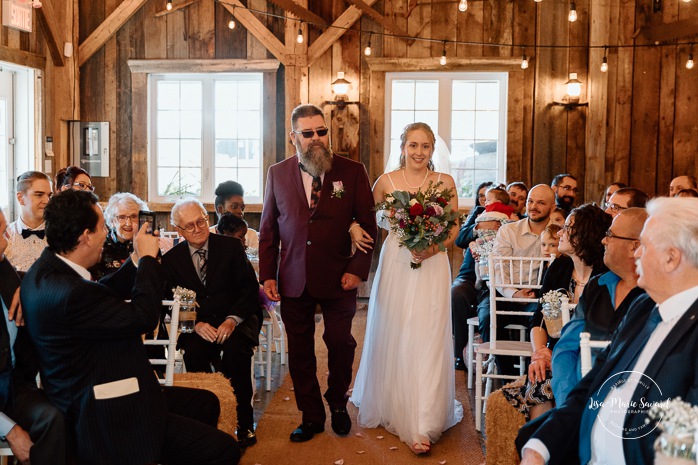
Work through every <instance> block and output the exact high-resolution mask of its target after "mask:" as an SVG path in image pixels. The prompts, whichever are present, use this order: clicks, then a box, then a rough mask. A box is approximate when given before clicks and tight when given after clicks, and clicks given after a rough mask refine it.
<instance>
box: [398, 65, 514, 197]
mask: <svg viewBox="0 0 698 465" xmlns="http://www.w3.org/2000/svg"><path fill="white" fill-rule="evenodd" d="M386 81H387V83H386V84H387V85H386V89H387V92H388V95H387V96H386V97H387V98H386V106H387V107H388V108H387V109H386V115H387V118H386V125H387V126H386V133H387V134H390V140H389V141H388V142H387V143H386V148H385V149H386V151H385V153H386V154H397V153H399V151H400V134H401V133H402V130H403V128H404V127H405V126H406V125H407V124H409V123H412V122H415V121H422V122H425V123H427V124H429V126H431V128H432V129H433V130H434V133H435V134H437V135H439V136H441V138H442V139H443V140H444V141H445V143H446V146H447V147H448V148H449V150H450V158H449V161H450V170H449V171H450V174H451V175H452V176H453V178H454V180H455V182H456V188H457V190H458V197H459V204H460V205H463V206H465V205H473V196H474V191H475V188H477V186H478V184H480V183H481V182H483V181H497V182H505V176H506V113H507V112H506V104H507V83H508V75H507V73H465V72H458V73H450V72H445V73H387V74H386ZM386 161H387V159H386Z"/></svg>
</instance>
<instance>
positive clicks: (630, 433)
mask: <svg viewBox="0 0 698 465" xmlns="http://www.w3.org/2000/svg"><path fill="white" fill-rule="evenodd" d="M609 383H610V385H608V386H607V384H609ZM609 387H610V391H608V395H607V396H606V398H605V399H600V398H598V393H599V392H602V391H604V390H607V389H608V388H609ZM638 388H640V389H641V391H643V392H644V393H645V394H644V395H643V396H642V397H640V398H639V399H635V398H634V397H633V394H634V393H635V391H636V390H637V389H638ZM655 389H656V391H657V392H658V393H659V396H660V397H661V396H662V390H661V389H660V388H659V385H658V384H657V383H656V382H655V381H654V380H653V379H652V378H650V377H649V376H647V375H645V374H644V373H640V372H639V371H621V372H618V373H615V374H614V375H611V376H610V377H609V378H608V379H606V381H604V383H603V384H602V385H601V386H600V387H599V389H598V391H597V392H596V394H597V396H592V398H591V399H590V400H589V402H588V403H587V408H588V409H590V410H598V414H597V415H598V416H597V420H598V421H599V422H600V423H601V425H603V427H604V428H605V429H606V431H608V432H609V433H611V434H612V435H614V436H616V437H619V438H621V439H639V438H641V437H643V436H646V435H648V434H650V433H651V432H652V431H654V429H655V428H657V426H658V425H659V424H660V423H661V418H658V421H656V422H641V423H640V425H639V426H630V427H626V426H625V425H624V422H625V418H626V416H627V415H638V414H639V415H644V416H645V417H646V416H647V415H648V413H649V410H650V409H651V408H652V407H655V410H657V409H659V410H661V409H662V408H663V407H666V405H664V404H667V402H668V400H665V401H661V402H656V401H654V402H650V401H648V400H647V394H648V393H650V392H651V390H655ZM652 397H655V396H652Z"/></svg>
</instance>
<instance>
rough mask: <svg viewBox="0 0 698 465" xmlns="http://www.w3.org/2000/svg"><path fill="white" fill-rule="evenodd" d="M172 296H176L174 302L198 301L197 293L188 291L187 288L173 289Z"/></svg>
mask: <svg viewBox="0 0 698 465" xmlns="http://www.w3.org/2000/svg"><path fill="white" fill-rule="evenodd" d="M172 294H173V296H174V300H178V301H180V302H186V301H194V300H196V292H194V291H192V290H190V289H187V288H186V287H181V286H177V287H175V288H174V289H172Z"/></svg>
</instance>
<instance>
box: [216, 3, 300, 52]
mask: <svg viewBox="0 0 698 465" xmlns="http://www.w3.org/2000/svg"><path fill="white" fill-rule="evenodd" d="M220 3H221V5H223V6H224V7H225V9H226V10H228V11H229V12H230V13H231V14H233V13H234V14H235V18H236V19H237V20H238V21H240V23H241V24H242V25H243V26H245V29H247V30H248V31H249V32H250V33H251V34H252V35H253V36H255V38H256V39H257V40H259V41H260V42H261V43H262V45H264V46H265V47H266V48H267V50H269V51H270V52H271V53H272V55H274V56H275V57H276V58H277V59H278V60H279V61H280V62H281V63H283V64H284V65H286V63H287V61H288V58H287V54H288V51H287V49H286V46H285V45H284V44H282V43H281V41H280V40H279V39H277V38H276V36H275V35H274V34H272V33H271V31H269V29H267V27H266V26H265V25H264V24H262V22H261V21H260V20H259V19H257V17H256V16H255V15H253V14H252V12H251V11H250V10H248V9H247V7H246V6H245V5H243V4H242V3H240V1H239V0H224V1H220Z"/></svg>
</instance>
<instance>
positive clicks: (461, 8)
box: [458, 0, 468, 12]
mask: <svg viewBox="0 0 698 465" xmlns="http://www.w3.org/2000/svg"><path fill="white" fill-rule="evenodd" d="M467 9H468V0H460V3H459V4H458V10H459V11H463V12H464V11H465V10H467Z"/></svg>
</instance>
